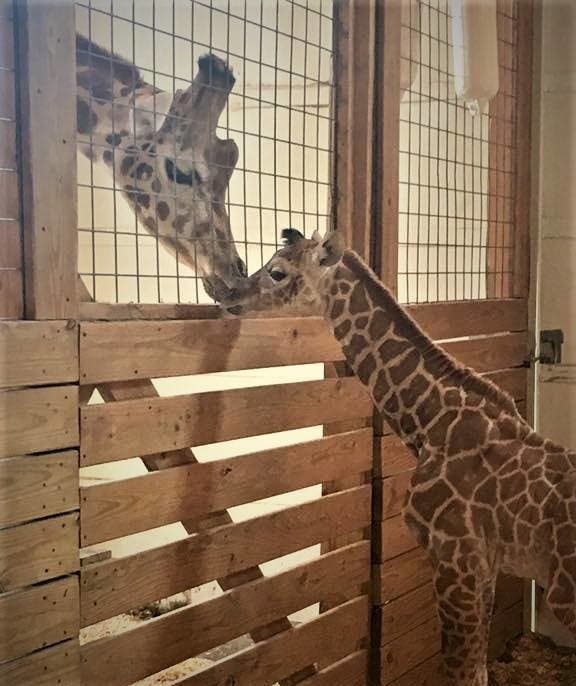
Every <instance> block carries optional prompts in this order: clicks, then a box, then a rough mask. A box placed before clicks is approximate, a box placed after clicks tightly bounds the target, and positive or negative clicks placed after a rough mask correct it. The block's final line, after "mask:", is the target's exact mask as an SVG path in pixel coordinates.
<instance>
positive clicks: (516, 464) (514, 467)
mask: <svg viewBox="0 0 576 686" xmlns="http://www.w3.org/2000/svg"><path fill="white" fill-rule="evenodd" d="M514 445H517V443H514ZM503 448H504V446H501V450H503ZM515 452H516V451H515ZM519 469H520V458H519V457H517V455H513V456H512V458H511V459H508V460H506V461H505V462H503V464H502V466H501V467H500V470H499V471H500V476H501V477H502V476H510V474H515V473H516V472H517V471H518V470H519Z"/></svg>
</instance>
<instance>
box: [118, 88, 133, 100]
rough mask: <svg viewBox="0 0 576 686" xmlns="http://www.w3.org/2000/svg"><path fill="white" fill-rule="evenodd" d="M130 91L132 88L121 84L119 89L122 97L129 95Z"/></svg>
mask: <svg viewBox="0 0 576 686" xmlns="http://www.w3.org/2000/svg"><path fill="white" fill-rule="evenodd" d="M131 92H132V89H131V88H130V87H129V86H122V88H121V89H120V96H121V97H122V98H125V97H126V96H127V95H130V93H131Z"/></svg>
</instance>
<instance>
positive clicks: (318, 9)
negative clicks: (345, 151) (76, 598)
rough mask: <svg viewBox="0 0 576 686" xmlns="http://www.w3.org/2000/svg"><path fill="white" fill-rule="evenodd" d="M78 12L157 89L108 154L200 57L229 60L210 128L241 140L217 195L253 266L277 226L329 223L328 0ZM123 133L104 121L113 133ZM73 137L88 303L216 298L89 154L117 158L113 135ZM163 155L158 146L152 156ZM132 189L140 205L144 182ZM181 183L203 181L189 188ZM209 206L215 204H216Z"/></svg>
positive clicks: (272, 246)
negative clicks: (231, 78) (224, 92)
mask: <svg viewBox="0 0 576 686" xmlns="http://www.w3.org/2000/svg"><path fill="white" fill-rule="evenodd" d="M76 17H77V28H78V31H79V32H80V33H82V34H83V35H84V36H86V37H87V38H88V40H89V41H91V42H92V43H93V44H98V45H101V46H102V47H103V48H104V49H106V50H108V51H110V52H112V53H115V54H117V55H119V57H120V58H124V59H126V60H128V61H129V62H131V63H133V64H134V65H135V66H136V67H137V68H138V69H139V73H140V75H141V76H142V78H143V79H144V80H145V81H146V82H147V83H148V84H150V85H151V86H152V87H153V88H154V89H155V90H157V91H159V92H158V93H157V94H156V95H154V97H153V98H148V100H147V102H145V103H143V101H142V100H137V101H136V104H135V106H134V107H133V108H132V112H131V124H132V127H131V134H132V138H131V139H130V138H129V139H128V140H126V141H125V142H123V143H122V144H121V145H120V146H119V148H118V149H115V150H114V153H113V154H119V153H120V151H121V150H122V149H124V150H125V149H126V148H127V147H129V146H130V145H134V143H135V140H134V138H135V137H136V136H137V135H138V126H139V121H141V120H142V119H146V118H148V119H151V120H152V121H153V122H154V124H155V125H156V124H157V123H158V122H159V121H162V117H163V116H164V114H165V112H166V109H167V105H168V104H169V101H170V100H171V96H172V94H173V93H174V92H175V91H176V90H177V89H179V88H181V89H185V88H187V87H188V86H189V84H190V83H191V82H192V79H193V78H194V74H195V73H196V70H197V67H196V63H197V60H198V58H199V57H200V56H201V55H202V54H205V53H208V52H210V53H214V54H216V55H219V56H220V57H222V58H223V59H225V60H226V61H227V62H228V63H229V64H230V65H231V67H232V69H233V70H234V73H235V76H236V79H237V81H236V84H235V86H234V87H233V89H232V92H231V94H230V95H229V97H228V102H227V105H226V107H225V110H224V112H223V114H222V116H221V117H220V121H219V127H218V135H219V136H220V137H221V138H232V139H234V140H235V141H236V143H237V145H238V147H239V149H240V157H239V160H238V162H237V164H236V167H235V173H234V175H233V176H232V180H231V182H230V186H229V192H228V194H227V198H226V203H225V204H226V210H227V212H228V214H229V217H230V224H231V229H232V235H233V238H234V240H235V244H236V247H237V249H238V252H239V253H240V256H241V257H242V259H244V260H245V262H246V263H247V267H248V271H249V272H251V271H253V270H254V269H256V268H258V267H259V266H261V264H262V263H263V262H265V261H266V260H267V259H268V258H269V257H270V256H271V254H273V252H275V250H276V249H277V247H278V244H277V237H278V233H279V229H280V228H282V227H284V226H288V225H290V226H295V227H297V228H300V229H302V230H303V231H304V232H305V233H309V232H311V231H312V230H314V229H316V228H319V229H321V230H322V229H323V228H325V227H326V226H328V225H329V223H330V197H331V169H332V159H331V158H332V149H333V146H332V129H333V114H332V107H331V103H332V88H333V86H332V52H333V50H332V26H333V19H332V0H151V1H150V2H135V1H134V0H77V2H76ZM91 50H92V48H91V47H89V48H88V52H89V53H90V52H91ZM87 59H88V60H90V59H92V58H91V56H90V55H88V56H87ZM85 61H86V60H85ZM113 61H114V60H113V58H110V62H111V64H110V73H114V70H115V69H116V65H115V64H113V63H112V62H113ZM164 93H166V94H167V95H168V96H169V98H168V100H167V99H166V97H165V95H164ZM97 96H98V93H97V92H95V91H93V90H91V92H90V100H91V102H96V104H97V105H102V104H103V101H102V99H101V98H100V99H99V98H98V97H97ZM111 100H112V102H108V103H104V104H108V105H109V106H110V107H111V108H112V109H113V111H114V108H115V109H119V108H121V106H122V103H121V102H119V101H118V98H116V96H114V98H111ZM118 133H120V132H119V131H118V130H116V129H114V122H112V130H111V134H112V136H113V137H115V136H116V134H118ZM79 142H80V144H84V148H85V149H86V148H88V151H89V152H88V155H87V156H86V155H82V154H79V170H78V196H79V232H80V236H79V238H80V241H79V242H80V257H79V272H80V274H81V276H82V277H83V279H84V281H85V283H86V285H87V286H88V288H89V290H90V291H91V293H92V295H93V296H94V297H95V299H96V300H99V301H107V302H143V303H147V302H150V303H153V302H210V299H209V298H208V297H207V296H206V294H205V293H204V291H203V287H202V284H201V282H200V280H199V279H198V278H197V277H196V276H195V274H194V273H193V271H192V270H191V269H190V268H189V267H188V266H187V264H185V263H183V261H182V260H181V259H174V257H173V256H171V255H170V254H169V252H167V251H166V250H165V249H164V247H163V246H162V245H160V242H159V241H158V239H157V238H156V237H154V236H152V235H150V233H149V232H147V231H146V228H145V227H144V226H143V221H142V219H141V218H140V219H139V218H138V216H136V215H135V214H134V213H133V212H132V211H131V210H129V209H128V206H127V204H126V203H125V201H124V199H123V198H121V188H120V185H119V180H118V179H117V178H115V173H113V174H110V173H109V172H108V171H107V170H106V169H105V168H104V167H103V166H102V165H100V164H99V163H98V162H94V160H90V159H88V158H89V157H95V156H97V157H100V158H101V157H102V155H103V154H108V155H110V154H112V153H111V152H105V151H106V150H110V147H109V145H108V144H107V143H105V144H104V145H102V144H101V141H99V140H96V139H95V137H94V136H93V135H91V134H90V135H88V136H82V135H80V136H79ZM94 153H96V155H94ZM98 153H99V154H98ZM177 155H178V152H177V151H175V152H174V156H175V158H177ZM162 163H164V159H163V157H162V155H161V154H160V152H159V151H158V152H157V154H156V162H155V164H156V165H157V164H162ZM210 164H211V165H213V166H214V165H215V163H212V162H211V163H210ZM216 166H217V165H216ZM228 171H230V172H231V171H232V170H231V169H230V170H228ZM135 185H136V186H137V184H135ZM133 192H134V199H135V200H136V202H137V201H138V197H139V191H138V188H136V189H135V190H134V191H133ZM184 192H188V193H192V194H194V193H196V192H197V191H196V188H195V187H194V186H193V187H192V189H190V188H185V189H184ZM152 196H153V197H152V199H151V202H152V204H154V203H157V202H159V201H160V200H165V201H167V202H172V203H177V202H178V200H179V199H181V194H180V188H179V187H178V186H177V187H176V193H175V195H174V197H172V198H170V199H167V198H166V197H165V196H162V198H160V196H158V197H154V196H155V194H154V193H152ZM212 204H213V208H212V211H213V212H214V214H216V213H217V211H218V208H217V202H213V203H212ZM177 250H178V248H177ZM179 257H182V255H180V256H179Z"/></svg>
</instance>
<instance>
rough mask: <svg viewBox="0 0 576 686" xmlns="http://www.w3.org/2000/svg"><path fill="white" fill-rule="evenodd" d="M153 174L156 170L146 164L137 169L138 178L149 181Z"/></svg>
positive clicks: (142, 163)
mask: <svg viewBox="0 0 576 686" xmlns="http://www.w3.org/2000/svg"><path fill="white" fill-rule="evenodd" d="M153 172H154V170H153V169H152V167H151V166H150V165H149V164H147V163H146V162H141V163H140V164H139V165H138V166H137V167H136V178H137V179H142V180H144V181H147V180H148V179H149V178H150V177H151V176H152V174H153Z"/></svg>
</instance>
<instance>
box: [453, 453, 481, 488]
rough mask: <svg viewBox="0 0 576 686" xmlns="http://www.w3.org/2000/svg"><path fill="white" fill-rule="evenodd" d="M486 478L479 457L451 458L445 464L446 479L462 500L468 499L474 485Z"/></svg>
mask: <svg viewBox="0 0 576 686" xmlns="http://www.w3.org/2000/svg"><path fill="white" fill-rule="evenodd" d="M487 476H488V470H487V469H486V467H485V466H484V461H483V460H482V458H481V457H480V455H477V454H475V455H467V456H465V457H453V458H452V459H450V460H448V462H447V463H446V478H447V479H448V481H449V482H450V483H451V484H452V486H454V488H455V489H456V490H457V491H458V492H459V493H460V495H462V496H463V497H464V498H470V497H471V496H472V494H473V493H474V489H475V488H476V484H477V483H478V482H479V481H482V480H483V479H485V478H486V477H487Z"/></svg>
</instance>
